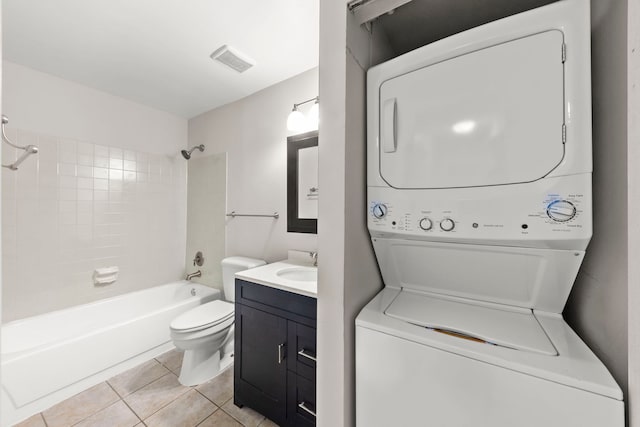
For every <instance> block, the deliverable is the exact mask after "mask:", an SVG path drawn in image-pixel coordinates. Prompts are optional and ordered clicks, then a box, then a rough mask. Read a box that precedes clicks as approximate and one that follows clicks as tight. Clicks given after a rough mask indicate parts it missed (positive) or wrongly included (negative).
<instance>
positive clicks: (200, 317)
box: [170, 300, 234, 331]
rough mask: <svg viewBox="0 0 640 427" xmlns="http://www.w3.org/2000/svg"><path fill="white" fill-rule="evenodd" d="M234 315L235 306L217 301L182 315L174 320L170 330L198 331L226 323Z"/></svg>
mask: <svg viewBox="0 0 640 427" xmlns="http://www.w3.org/2000/svg"><path fill="white" fill-rule="evenodd" d="M233 313H234V305H233V304H231V303H229V302H226V301H221V300H215V301H211V302H208V303H206V304H203V305H200V306H198V307H196V308H192V309H191V310H189V311H187V312H185V313H182V314H181V315H180V316H178V317H176V318H175V319H173V321H172V322H171V324H170V328H171V329H173V330H175V331H185V330H192V331H197V330H200V329H204V328H208V327H210V326H214V325H217V324H218V323H221V322H224V321H225V320H227V319H229V318H230V317H232V316H233Z"/></svg>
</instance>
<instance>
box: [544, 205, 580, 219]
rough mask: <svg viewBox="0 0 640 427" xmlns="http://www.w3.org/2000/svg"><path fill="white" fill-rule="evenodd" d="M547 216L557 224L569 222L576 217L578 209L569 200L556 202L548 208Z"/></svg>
mask: <svg viewBox="0 0 640 427" xmlns="http://www.w3.org/2000/svg"><path fill="white" fill-rule="evenodd" d="M547 215H548V216H549V218H551V219H552V220H554V221H556V222H567V221H569V220H571V219H573V218H574V217H575V216H576V207H575V205H574V204H573V203H571V202H570V201H568V200H554V201H553V202H551V203H549V205H548V206H547Z"/></svg>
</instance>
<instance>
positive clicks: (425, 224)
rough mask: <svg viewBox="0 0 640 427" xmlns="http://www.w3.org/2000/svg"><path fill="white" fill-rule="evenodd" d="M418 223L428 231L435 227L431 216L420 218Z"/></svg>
mask: <svg viewBox="0 0 640 427" xmlns="http://www.w3.org/2000/svg"><path fill="white" fill-rule="evenodd" d="M418 225H419V226H420V228H422V229H423V230H424V231H428V230H431V227H433V222H431V220H430V219H429V218H426V217H425V218H422V219H421V220H420V222H419V223H418Z"/></svg>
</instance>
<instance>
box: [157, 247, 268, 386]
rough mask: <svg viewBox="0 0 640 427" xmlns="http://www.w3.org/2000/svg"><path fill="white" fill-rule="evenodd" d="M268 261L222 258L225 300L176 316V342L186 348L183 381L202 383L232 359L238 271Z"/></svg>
mask: <svg viewBox="0 0 640 427" xmlns="http://www.w3.org/2000/svg"><path fill="white" fill-rule="evenodd" d="M264 264H266V263H265V262H264V261H263V260H259V259H254V258H245V257H229V258H225V259H223V260H222V282H223V286H224V297H225V300H224V301H223V300H215V301H211V302H209V303H207V304H203V305H200V306H198V307H195V308H193V309H191V310H189V311H187V312H185V313H183V314H181V315H180V316H178V317H176V318H175V319H173V321H172V322H171V324H170V326H169V328H170V331H171V339H172V340H173V344H174V345H175V346H176V347H177V348H179V349H180V350H184V358H183V360H182V369H181V370H180V378H179V379H180V383H181V384H183V385H186V386H192V385H197V384H202V383H204V382H206V381H208V380H210V379H211V378H213V377H215V376H216V375H217V374H218V373H219V372H220V371H221V370H223V369H224V368H226V367H227V366H229V365H230V364H231V363H233V332H234V328H233V322H234V304H233V302H234V301H235V284H234V282H235V273H237V272H238V271H242V270H247V269H250V268H254V267H258V266H261V265H264Z"/></svg>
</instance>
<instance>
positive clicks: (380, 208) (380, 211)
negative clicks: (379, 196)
mask: <svg viewBox="0 0 640 427" xmlns="http://www.w3.org/2000/svg"><path fill="white" fill-rule="evenodd" d="M372 212H373V216H374V217H376V218H378V219H381V218H384V217H385V216H386V215H387V205H385V204H384V203H376V204H375V205H374V206H373V210H372Z"/></svg>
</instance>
